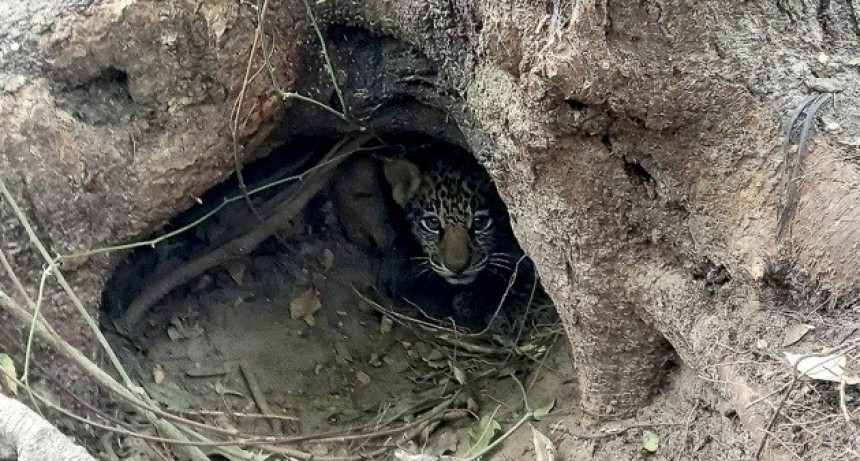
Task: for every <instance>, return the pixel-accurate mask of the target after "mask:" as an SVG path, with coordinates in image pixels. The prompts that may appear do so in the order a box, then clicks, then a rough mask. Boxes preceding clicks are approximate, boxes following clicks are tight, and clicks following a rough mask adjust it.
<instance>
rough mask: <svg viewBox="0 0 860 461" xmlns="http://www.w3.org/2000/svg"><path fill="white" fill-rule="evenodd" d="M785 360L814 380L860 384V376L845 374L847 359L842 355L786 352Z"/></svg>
mask: <svg viewBox="0 0 860 461" xmlns="http://www.w3.org/2000/svg"><path fill="white" fill-rule="evenodd" d="M785 358H786V359H787V360H788V364H789V365H791V366H792V367H793V368H794V369H796V370H797V371H798V372H799V373H800V374H802V375H804V376H808V377H810V378H812V379H815V380H818V381H832V382H835V383H839V382H842V380H845V384H852V385H854V384H860V376H850V375H846V374H845V363H846V358H845V356H844V355H842V354H831V355H823V356H821V355H810V354H791V353H788V352H786V353H785Z"/></svg>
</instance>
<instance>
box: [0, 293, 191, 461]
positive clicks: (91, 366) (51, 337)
mask: <svg viewBox="0 0 860 461" xmlns="http://www.w3.org/2000/svg"><path fill="white" fill-rule="evenodd" d="M0 307H3V309H4V310H5V311H6V312H7V313H9V315H10V316H11V317H12V318H14V319H16V320H17V321H18V322H19V323H20V324H22V325H27V324H30V323H31V322H32V321H33V315H32V314H31V313H30V312H28V311H27V310H26V309H24V308H23V307H21V305H19V304H18V303H17V302H16V301H15V300H14V299H12V298H11V297H10V296H9V295H8V294H6V293H5V292H3V291H2V290H0ZM35 331H36V334H37V335H38V336H39V337H40V338H41V339H42V340H44V341H45V342H47V343H48V344H49V345H51V346H52V347H53V348H54V350H56V351H57V352H59V353H60V354H61V355H62V356H64V357H66V358H67V359H69V360H70V361H71V362H73V363H75V364H77V365H78V366H80V367H81V368H83V369H84V371H86V372H87V374H88V375H89V376H90V377H92V378H93V379H94V380H95V381H96V382H98V383H99V384H101V385H103V386H105V387H106V388H107V389H109V390H110V391H112V392H114V393H115V394H117V395H119V396H121V397H123V398H124V399H126V400H128V401H129V402H132V403H135V404H136V405H137V406H139V407H141V408H150V410H145V411H144V415H145V416H146V417H147V419H148V420H149V421H150V422H151V423H152V424H153V425H154V426H156V427H157V428H158V429H159V430H161V431H163V432H165V433H167V434H168V435H171V436H173V435H174V434H179V432H178V431H177V429H176V427H175V426H173V424H171V423H169V422H167V421H164V420H160V419H158V418H157V416H156V411H157V409H152V406H151V405H149V404H148V403H147V402H146V401H145V400H144V399H143V398H141V397H138V395H136V394H135V393H134V392H132V391H131V390H130V389H135V388H136V387H129V388H126V387H124V386H123V385H122V384H120V383H119V382H117V381H116V380H115V379H113V377H111V376H110V375H108V374H107V373H106V372H105V371H104V370H102V369H101V368H100V367H99V366H98V365H96V364H95V363H93V362H92V361H91V360H90V359H88V358H87V357H86V356H84V355H83V353H81V351H79V350H78V349H76V348H75V347H74V346H72V345H71V344H69V343H68V342H66V341H65V340H64V339H63V338H62V337H60V335H59V334H57V332H56V331H54V329H53V328H51V326H50V325H49V324H48V323H46V322H43V321H39V322H37V323H36V329H35ZM137 389H139V388H137ZM139 392H141V393H142V391H139ZM179 437H183V436H182V435H181V434H179ZM185 454H186V455H187V456H188V457H189V458H190V459H192V460H194V461H208V458H207V457H206V455H205V454H203V452H202V451H200V450H199V449H196V448H191V447H189V448H186V449H185Z"/></svg>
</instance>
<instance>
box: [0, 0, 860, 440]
mask: <svg viewBox="0 0 860 461" xmlns="http://www.w3.org/2000/svg"><path fill="white" fill-rule="evenodd" d="M37 3H39V2H36V1H31V2H24V4H23V6H20V7H15V6H5V7H3V8H7V9H11V10H12V12H13V13H14V14H11V13H10V14H6V15H2V14H0V17H2V19H0V26H7V27H5V30H10V31H12V32H11V33H9V34H7V35H5V36H3V37H0V53H3V54H2V55H0V58H3V59H0V83H2V85H0V86H2V87H3V88H4V93H2V95H0V98H2V103H0V132H2V133H4V134H3V135H0V152H2V154H0V174H3V175H4V177H5V178H7V182H9V183H10V186H11V188H12V189H13V192H14V193H16V194H18V196H20V197H22V199H23V200H25V201H26V202H27V203H30V204H31V207H30V210H29V212H30V213H31V215H32V217H33V219H34V221H35V222H37V223H39V229H38V230H39V232H40V233H41V235H43V236H44V237H45V238H47V239H49V240H50V241H51V242H52V246H53V249H54V250H55V251H58V252H61V253H69V252H73V251H76V250H84V249H90V248H96V247H101V246H106V245H110V244H114V243H117V242H120V241H128V240H131V239H134V238H136V237H139V236H141V235H145V234H146V233H148V232H149V231H151V230H152V229H155V228H157V227H158V226H159V225H161V224H162V223H163V222H164V221H165V220H166V219H167V218H168V217H170V216H172V215H175V214H176V213H178V212H180V211H182V210H183V209H185V208H187V207H189V206H191V205H192V204H193V203H194V200H193V197H197V196H200V195H201V194H202V193H203V192H204V191H205V190H207V189H208V188H209V187H211V186H212V185H213V184H214V183H216V182H218V181H220V180H221V179H223V178H224V177H225V176H226V175H228V174H230V173H231V172H232V169H233V166H234V159H233V156H234V155H235V156H236V160H238V161H239V162H242V161H246V160H249V159H253V158H257V157H260V156H262V155H265V154H266V153H268V152H269V150H270V148H271V146H273V145H275V144H277V143H278V142H279V141H280V140H282V139H284V138H286V137H289V136H291V135H294V134H296V133H306V134H312V135H332V134H339V133H342V132H343V131H347V130H349V129H350V125H349V124H345V123H343V122H342V121H340V120H337V119H336V118H334V117H332V116H330V115H327V114H326V113H324V112H321V111H320V110H319V108H318V107H316V106H312V105H307V104H303V103H300V102H296V101H292V100H291V101H288V103H286V104H285V103H283V102H282V101H281V100H280V99H279V93H278V91H276V88H275V86H276V85H275V84H273V83H272V81H271V79H270V78H268V76H267V75H266V72H263V73H261V74H260V76H258V77H257V78H255V79H254V80H253V81H251V82H250V84H248V85H245V86H244V88H245V90H244V91H241V90H242V88H243V84H242V78H243V75H244V74H245V72H244V71H245V68H246V66H247V60H248V56H249V54H248V52H249V47H250V44H251V43H253V42H254V40H253V38H254V33H255V31H256V29H255V27H256V24H257V21H258V19H259V18H256V17H255V12H254V11H253V10H251V9H249V8H244V7H243V6H241V5H239V4H237V3H235V2H228V1H214V2H203V3H201V2H195V1H191V0H176V1H171V2H147V1H138V2H135V1H131V2H119V1H117V2H113V1H102V2H91V3H92V4H90V2H82V4H80V5H77V6H75V7H74V8H72V7H69V8H68V9H63V8H61V7H52V8H51V9H48V10H46V12H44V13H41V14H42V16H37V8H35V5H37ZM311 3H312V4H313V7H314V8H315V10H314V11H315V12H316V17H317V19H319V20H320V21H321V23H322V28H323V29H322V30H323V34H324V36H325V39H326V41H327V43H326V45H327V50H328V52H329V54H330V55H331V58H332V60H333V63H334V65H335V67H336V68H337V72H336V75H338V76H339V77H338V83H337V84H338V86H339V88H340V89H341V90H342V91H343V93H344V95H345V99H346V103H347V104H346V105H347V106H348V107H347V109H348V111H349V112H350V113H351V114H352V115H353V117H354V118H353V120H358V121H360V123H361V124H363V125H364V126H365V127H366V128H370V129H376V130H379V131H388V132H405V131H413V132H414V131H418V132H424V133H430V134H432V135H434V136H438V137H441V138H444V139H446V140H448V141H452V142H455V143H458V144H461V145H464V146H467V147H469V148H470V150H471V151H472V152H474V154H475V155H476V157H477V158H478V159H479V160H480V161H481V162H482V163H483V164H484V165H485V166H486V167H487V169H488V171H490V173H491V175H492V176H493V178H494V180H495V181H496V183H497V185H498V186H499V189H500V192H501V194H502V196H503V197H504V199H505V201H506V202H507V204H508V205H509V209H510V212H511V215H512V217H513V220H514V230H515V232H516V234H517V236H518V238H519V239H520V242H521V243H522V245H523V247H524V248H525V249H526V250H527V252H528V253H529V255H530V256H531V257H532V258H533V259H534V260H535V263H536V266H537V268H538V270H539V272H540V275H541V278H542V280H543V282H544V284H545V286H546V287H547V290H548V292H549V294H550V295H551V296H552V298H553V300H554V301H555V303H556V306H557V308H558V310H559V312H560V314H561V316H562V318H563V320H564V323H565V328H566V331H567V332H568V337H569V340H570V342H571V345H572V346H573V351H574V359H575V361H576V364H577V367H578V373H579V385H580V390H581V394H582V401H581V403H582V405H583V407H584V408H585V409H586V410H587V411H589V412H591V413H594V414H598V415H604V416H621V415H627V414H631V413H632V412H635V411H636V410H637V409H638V408H639V407H640V406H642V405H644V404H646V403H647V402H648V401H649V396H650V395H652V394H653V393H654V392H656V391H658V390H659V389H660V383H661V382H662V380H663V378H664V377H665V374H666V371H665V370H666V369H667V368H668V367H667V366H666V365H667V363H670V362H672V361H675V360H680V361H682V362H684V363H685V364H686V365H688V366H690V367H692V368H694V369H696V370H697V371H698V372H699V374H700V375H701V376H703V377H705V378H708V379H712V380H716V381H719V380H721V379H723V378H724V377H726V376H729V377H733V379H736V381H737V382H736V383H734V384H737V383H740V382H743V387H744V389H751V391H750V392H753V393H759V394H760V395H773V391H775V390H776V389H778V387H779V386H778V383H775V382H774V381H773V379H772V377H773V376H782V375H784V374H785V373H787V370H786V369H785V365H784V364H783V363H781V362H780V361H779V360H777V359H776V358H778V357H782V352H783V347H782V346H781V344H782V341H783V337H784V336H785V329H786V327H788V326H790V325H792V324H794V323H797V322H798V321H809V322H813V321H814V322H815V323H816V325H821V326H822V329H821V331H822V333H821V336H817V337H816V338H815V341H817V343H816V344H819V345H820V344H824V345H829V346H834V345H836V344H834V343H835V342H837V339H838V338H846V337H847V338H855V337H856V332H853V333H852V331H851V330H850V329H849V328H848V327H845V328H841V327H834V328H830V327H829V326H828V325H837V326H840V325H848V324H851V322H856V320H857V319H856V313H854V314H852V312H854V311H852V309H854V307H855V305H856V301H853V299H854V298H853V296H852V295H853V294H855V293H856V292H858V290H860V283H858V282H860V269H858V267H857V265H856V264H854V259H853V250H855V249H856V248H858V247H860V226H858V225H857V224H856V221H857V219H858V216H857V214H858V213H860V211H858V210H860V207H858V203H860V196H858V187H857V184H860V172H858V164H860V162H858V158H860V157H858V155H857V146H858V145H860V141H858V138H857V135H856V133H858V132H860V101H858V99H860V77H858V74H857V70H858V68H860V62H858V61H857V58H856V56H858V52H860V43H858V36H857V31H858V27H857V17H856V4H855V3H856V2H850V1H848V0H835V1H830V2H813V1H811V0H795V1H774V2H734V1H721V0H708V1H698V2H689V1H685V0H665V1H646V2H635V4H630V2H609V1H608V0H571V1H563V0H555V1H544V2H534V1H527V0H512V1H509V2H496V1H488V0H471V1H470V0H457V1H454V2H447V1H442V0H425V1H409V0H405V1H399V2H390V1H376V0H371V1H366V2H341V1H328V2H322V3H317V2H311ZM81 12H86V14H79V13H81ZM40 21H41V23H42V24H45V23H47V24H50V25H51V27H48V28H44V27H40V26H39V24H40ZM4 22H5V23H4ZM264 22H265V24H266V26H267V28H266V30H267V34H269V36H270V37H271V42H272V43H273V46H274V49H275V52H274V53H273V54H272V58H271V59H272V64H273V67H274V69H275V74H274V75H275V80H276V82H277V85H281V86H282V88H280V89H283V90H285V91H295V92H299V93H302V94H305V95H307V96H310V97H313V98H317V99H318V100H321V101H324V102H328V101H329V100H331V96H332V90H333V86H332V84H331V82H330V81H329V80H328V74H327V72H325V70H324V68H323V65H322V59H321V57H320V53H319V43H318V41H317V39H316V36H315V34H314V32H313V30H312V28H311V27H310V20H309V18H308V17H307V15H306V13H305V5H304V3H302V2H293V1H283V2H272V4H271V5H270V7H269V15H268V16H267V17H266V18H265V21H264ZM119 43H123V45H122V46H119V45H118V44H119ZM13 45H15V46H13ZM13 50H14V51H13ZM255 62H256V64H257V65H259V64H260V62H259V61H255ZM240 92H241V93H242V94H244V96H243V98H244V99H243V101H244V102H243V104H242V105H241V108H240V111H239V112H240V119H241V123H239V124H237V125H236V127H237V129H236V130H235V133H234V134H235V141H236V143H237V144H238V145H239V146H240V149H238V151H236V150H234V149H233V141H234V139H233V136H232V135H231V133H230V130H225V128H224V127H225V126H231V125H230V124H229V123H228V120H230V116H231V112H232V110H233V107H234V106H235V102H236V100H237V96H238V95H239V94H240ZM816 93H834V94H836V96H835V100H836V101H837V104H836V105H835V106H824V107H822V110H821V111H820V113H816V114H801V115H800V117H799V118H800V119H801V120H800V121H801V122H802V121H803V118H804V117H806V116H808V117H812V120H813V121H816V120H817V122H816V123H813V124H811V126H813V127H814V128H815V129H814V130H813V131H812V132H810V133H808V134H809V135H810V136H808V139H806V138H804V139H798V138H797V137H792V139H790V140H786V137H785V126H786V124H787V123H788V119H789V118H790V115H791V114H792V113H793V112H795V108H796V106H797V105H798V103H799V102H800V101H803V100H804V98H805V97H806V96H809V95H814V94H816ZM790 131H791V130H790ZM794 131H796V130H794ZM800 144H804V145H805V146H804V147H801V146H800ZM792 145H793V147H794V148H793V149H792ZM795 152H806V155H805V157H803V158H800V157H798V156H795V154H794V153H795ZM792 162H799V163H800V165H801V167H802V169H801V171H802V175H800V176H797V175H793V174H792V173H791V171H793V170H792V169H791V168H785V167H784V166H783V164H785V165H789V164H791V163H792ZM792 184H795V185H797V186H798V187H797V188H796V193H793V194H792V193H788V191H789V190H791V189H792V187H791V185H792ZM785 210H791V211H790V212H786V211H785ZM786 213H788V214H786ZM9 217H10V213H9V211H8V210H7V209H6V207H4V206H2V204H0V218H2V219H0V223H2V224H0V225H2V226H4V227H3V228H2V232H3V242H4V244H7V245H16V246H17V247H22V248H23V247H25V243H24V242H26V238H25V237H24V236H23V233H22V231H21V229H20V227H18V226H16V225H15V223H14V221H12V220H10V219H9ZM781 221H784V222H786V223H787V227H786V230H785V232H783V233H780V232H779V230H780V222H781ZM17 247H16V248H17ZM121 257H122V255H111V256H107V257H106V256H98V257H92V258H88V259H85V260H82V261H79V262H77V264H76V265H75V266H74V267H73V268H70V269H67V271H68V272H70V275H71V276H72V278H73V280H72V282H73V283H74V284H75V285H76V286H77V287H79V289H80V290H81V291H82V297H83V298H84V299H85V300H86V301H88V302H89V303H90V304H89V305H91V306H97V305H98V302H99V300H100V295H101V290H102V289H103V287H104V280H105V279H106V278H107V276H108V275H109V274H110V272H111V269H112V268H113V267H114V266H115V264H116V263H117V262H118V261H119V260H120V259H121ZM15 259H16V261H15V264H16V267H19V268H21V271H22V273H21V274H20V275H21V276H22V277H25V278H26V279H28V280H36V279H37V277H38V273H39V271H40V267H41V264H42V263H43V262H42V261H39V260H38V259H37V258H34V257H33V256H32V254H30V253H29V252H27V251H19V252H16V256H15ZM0 283H3V284H4V285H3V286H4V287H5V286H6V283H7V282H6V280H3V281H2V282H0ZM825 301H826V302H825ZM819 305H820V306H823V307H821V308H817V307H812V306H819ZM65 307H67V306H63V305H62V304H60V305H56V306H52V309H50V310H48V312H50V314H49V320H54V321H58V322H61V325H62V333H63V334H64V335H65V336H67V337H70V338H73V339H74V340H75V341H76V343H77V344H79V345H82V346H84V347H88V345H90V344H91V343H90V335H89V334H88V333H87V332H86V330H85V329H84V327H83V324H82V322H78V321H76V320H75V319H74V317H73V316H71V314H70V312H71V310H69V309H65ZM813 311H814V312H815V316H811V315H812V314H809V312H813ZM852 315H853V317H852ZM798 316H799V317H798ZM825 326H827V327H826V328H825ZM812 344H813V342H810V343H807V344H803V343H801V344H799V345H798V346H797V347H808V348H811V347H812ZM751 356H752V357H755V358H756V360H751V359H750V357H751ZM761 356H764V357H767V359H760V357H761ZM717 365H719V366H717ZM717 387H718V388H720V389H721V390H722V391H723V393H724V395H725V397H726V398H727V399H728V400H729V401H731V402H733V403H734V404H735V405H737V406H738V408H739V413H740V409H741V407H742V406H746V405H747V403H748V401H749V399H738V398H736V396H737V393H736V392H734V391H732V389H733V388H734V387H737V386H734V387H733V384H732V383H728V384H726V385H725V386H722V385H717ZM746 394H749V393H746ZM767 399H768V398H765V400H767ZM765 407H767V405H761V406H760V407H757V408H765ZM770 408H773V406H771V407H770ZM743 411H744V414H745V415H748V416H749V417H748V418H745V421H752V422H750V423H748V425H749V426H750V427H749V428H750V430H756V429H761V427H760V421H762V420H763V419H764V420H766V419H767V418H762V415H761V414H750V412H751V411H752V412H755V411H761V410H755V409H754V410H749V411H748V410H747V409H746V408H743ZM848 430H853V429H850V428H847V429H846V431H848ZM846 433H847V432H846ZM786 437H796V438H797V440H798V441H799V442H798V443H801V442H802V440H801V439H802V437H804V435H803V434H787V435H786Z"/></svg>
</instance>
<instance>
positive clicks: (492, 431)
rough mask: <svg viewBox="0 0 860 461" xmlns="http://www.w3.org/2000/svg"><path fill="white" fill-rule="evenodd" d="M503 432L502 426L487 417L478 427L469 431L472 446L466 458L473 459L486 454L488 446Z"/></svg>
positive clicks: (490, 417)
mask: <svg viewBox="0 0 860 461" xmlns="http://www.w3.org/2000/svg"><path fill="white" fill-rule="evenodd" d="M501 431H502V425H501V424H499V422H498V421H496V420H495V419H493V417H492V416H490V415H485V416H484V417H483V418H481V421H480V422H479V423H478V425H477V426H475V427H473V428H472V429H470V430H469V440H470V441H471V442H472V446H471V447H469V452H468V453H466V458H472V457H475V456H477V455H480V454H482V453H484V451H485V450H486V449H487V447H488V446H490V444H491V443H493V440H495V439H496V437H497V436H498V435H499V432H501Z"/></svg>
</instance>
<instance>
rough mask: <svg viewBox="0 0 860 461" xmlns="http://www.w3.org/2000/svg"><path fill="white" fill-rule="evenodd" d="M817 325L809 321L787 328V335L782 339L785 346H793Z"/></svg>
mask: <svg viewBox="0 0 860 461" xmlns="http://www.w3.org/2000/svg"><path fill="white" fill-rule="evenodd" d="M814 329H815V327H814V326H812V325H810V324H808V323H799V324H796V325H791V326H790V327H787V328H786V329H785V337H784V338H783V339H782V345H783V346H791V345H792V344H796V343H797V342H798V341H800V340H801V339H803V337H804V336H806V334H807V333H809V332H810V331H812V330H814Z"/></svg>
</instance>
